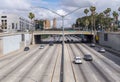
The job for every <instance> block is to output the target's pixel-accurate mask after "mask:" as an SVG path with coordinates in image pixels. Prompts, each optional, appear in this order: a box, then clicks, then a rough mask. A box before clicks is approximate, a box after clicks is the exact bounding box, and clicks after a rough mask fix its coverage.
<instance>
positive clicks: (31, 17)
mask: <svg viewBox="0 0 120 82" xmlns="http://www.w3.org/2000/svg"><path fill="white" fill-rule="evenodd" d="M28 17H29V18H30V19H31V20H32V19H33V18H35V15H34V13H32V12H30V13H29V16H28Z"/></svg>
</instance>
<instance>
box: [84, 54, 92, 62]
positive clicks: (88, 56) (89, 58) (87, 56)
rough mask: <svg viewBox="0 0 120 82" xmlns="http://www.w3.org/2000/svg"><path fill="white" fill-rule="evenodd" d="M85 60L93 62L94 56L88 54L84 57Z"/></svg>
mask: <svg viewBox="0 0 120 82" xmlns="http://www.w3.org/2000/svg"><path fill="white" fill-rule="evenodd" d="M84 60H86V61H92V60H93V58H92V56H91V55H89V54H86V55H84Z"/></svg>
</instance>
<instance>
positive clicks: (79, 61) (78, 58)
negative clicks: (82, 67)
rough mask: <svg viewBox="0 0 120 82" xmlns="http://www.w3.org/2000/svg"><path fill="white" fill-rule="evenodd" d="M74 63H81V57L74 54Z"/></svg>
mask: <svg viewBox="0 0 120 82" xmlns="http://www.w3.org/2000/svg"><path fill="white" fill-rule="evenodd" d="M74 63H75V64H82V59H81V58H80V57H79V56H76V57H75V58H74Z"/></svg>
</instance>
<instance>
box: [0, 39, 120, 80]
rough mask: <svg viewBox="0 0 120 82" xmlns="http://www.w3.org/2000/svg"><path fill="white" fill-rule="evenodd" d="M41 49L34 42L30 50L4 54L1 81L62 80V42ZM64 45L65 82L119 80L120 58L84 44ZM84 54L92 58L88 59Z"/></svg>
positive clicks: (0, 68)
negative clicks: (76, 61) (76, 62)
mask: <svg viewBox="0 0 120 82" xmlns="http://www.w3.org/2000/svg"><path fill="white" fill-rule="evenodd" d="M58 39H59V38H58ZM73 39H74V38H73ZM76 40H77V39H76ZM39 48H40V45H34V46H32V47H31V48H30V50H29V51H21V52H18V53H15V54H12V55H8V56H4V57H1V58H0V82H60V70H61V57H62V45H61V44H54V45H53V46H49V44H45V46H44V48H43V49H39ZM64 48H65V50H64V51H65V52H64V71H63V73H64V78H63V82H120V58H119V57H117V56H114V54H112V53H109V52H106V53H99V52H98V51H97V48H91V47H89V45H86V44H83V43H74V44H73V43H67V44H65V46H64ZM85 54H90V55H91V56H92V57H93V61H85V60H84V59H83V57H84V55H85ZM75 56H80V57H81V58H82V64H74V63H73V61H74V57H75Z"/></svg>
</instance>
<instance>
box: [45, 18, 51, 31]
mask: <svg viewBox="0 0 120 82" xmlns="http://www.w3.org/2000/svg"><path fill="white" fill-rule="evenodd" d="M50 27H51V24H50V20H48V19H46V20H45V21H44V29H50Z"/></svg>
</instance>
